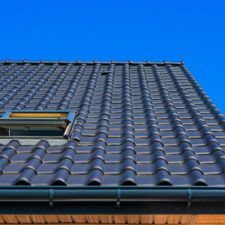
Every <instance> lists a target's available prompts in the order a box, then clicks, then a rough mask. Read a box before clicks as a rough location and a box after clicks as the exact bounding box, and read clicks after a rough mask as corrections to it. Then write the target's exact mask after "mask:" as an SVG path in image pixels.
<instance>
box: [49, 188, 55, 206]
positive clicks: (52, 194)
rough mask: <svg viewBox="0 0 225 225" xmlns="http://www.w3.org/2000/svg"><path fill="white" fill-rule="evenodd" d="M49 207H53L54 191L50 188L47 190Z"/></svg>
mask: <svg viewBox="0 0 225 225" xmlns="http://www.w3.org/2000/svg"><path fill="white" fill-rule="evenodd" d="M49 206H51V207H53V206H54V190H53V189H52V188H50V189H49Z"/></svg>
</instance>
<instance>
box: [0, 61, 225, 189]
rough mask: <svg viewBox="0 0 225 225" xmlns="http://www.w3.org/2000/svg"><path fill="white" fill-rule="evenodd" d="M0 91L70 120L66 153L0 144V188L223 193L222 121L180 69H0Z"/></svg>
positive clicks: (12, 100) (21, 105)
mask: <svg viewBox="0 0 225 225" xmlns="http://www.w3.org/2000/svg"><path fill="white" fill-rule="evenodd" d="M0 89H1V91H0V108H1V111H5V110H50V109H51V110H74V111H75V112H76V113H77V119H76V121H75V124H74V126H73V129H72V140H68V142H67V143H66V144H64V145H52V144H50V142H48V141H47V140H40V141H38V142H37V144H36V145H25V144H23V143H20V142H19V141H17V140H13V139H12V140H11V141H9V143H8V144H6V145H1V146H0V172H1V174H0V184H1V185H33V186H39V185H45V186H46V185H68V186H85V185H102V186H110V185H112V186H118V185H137V186H157V185H174V186H192V185H209V186H210V185H213V186H224V185H225V179H224V171H225V160H224V159H225V151H224V148H225V117H224V115H223V114H221V112H220V111H219V110H218V109H217V108H216V106H215V105H214V104H213V103H212V101H211V100H210V99H209V97H208V96H207V95H206V93H205V92H204V91H203V90H202V88H201V87H200V85H199V84H198V83H197V81H196V80H195V79H194V78H193V77H192V75H191V74H190V72H189V71H188V70H187V68H186V67H185V66H184V65H183V64H181V63H151V62H148V63H129V62H106V63H101V62H68V63H67V62H64V63H57V62H53V63H50V62H35V63H32V62H25V63H20V62H15V63H13V62H7V64H6V63H4V62H3V63H2V64H0ZM43 139H45V138H44V137H43Z"/></svg>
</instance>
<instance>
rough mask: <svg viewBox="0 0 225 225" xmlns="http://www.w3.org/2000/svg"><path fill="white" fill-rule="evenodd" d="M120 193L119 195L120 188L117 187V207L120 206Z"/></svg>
mask: <svg viewBox="0 0 225 225" xmlns="http://www.w3.org/2000/svg"><path fill="white" fill-rule="evenodd" d="M120 195H121V191H120V189H119V188H118V189H117V192H116V206H117V207H120Z"/></svg>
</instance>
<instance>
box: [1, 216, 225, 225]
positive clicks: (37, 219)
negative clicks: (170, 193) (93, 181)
mask: <svg viewBox="0 0 225 225" xmlns="http://www.w3.org/2000/svg"><path fill="white" fill-rule="evenodd" d="M0 224H52V225H54V224H64V225H70V224H89V225H90V224H92V225H94V224H117V225H120V224H121V225H122V224H155V225H164V224H170V225H176V224H183V225H188V224H190V225H195V224H196V225H210V224H211V225H212V224H225V215H0Z"/></svg>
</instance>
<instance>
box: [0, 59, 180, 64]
mask: <svg viewBox="0 0 225 225" xmlns="http://www.w3.org/2000/svg"><path fill="white" fill-rule="evenodd" d="M0 63H2V64H11V63H16V64H25V63H30V64H39V63H44V64H54V63H55V64H68V63H72V64H97V63H100V64H111V63H113V64H125V63H129V64H157V65H165V64H171V65H182V64H184V62H183V61H149V60H146V61H133V60H132V61H131V60H125V61H120V60H110V61H104V60H103V61H101V60H100V61H97V60H92V61H89V60H87V61H85V60H0Z"/></svg>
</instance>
